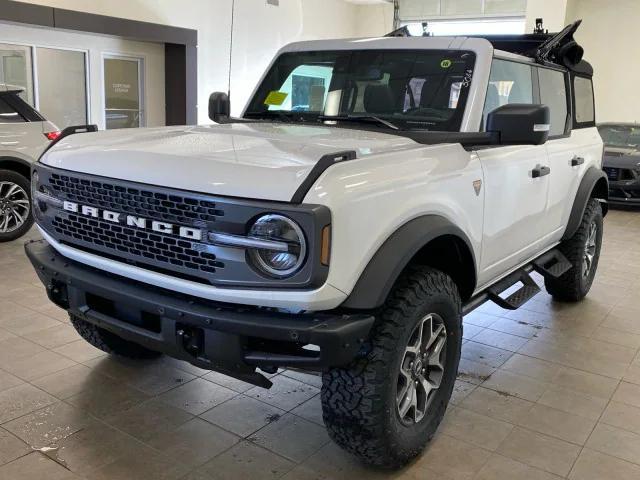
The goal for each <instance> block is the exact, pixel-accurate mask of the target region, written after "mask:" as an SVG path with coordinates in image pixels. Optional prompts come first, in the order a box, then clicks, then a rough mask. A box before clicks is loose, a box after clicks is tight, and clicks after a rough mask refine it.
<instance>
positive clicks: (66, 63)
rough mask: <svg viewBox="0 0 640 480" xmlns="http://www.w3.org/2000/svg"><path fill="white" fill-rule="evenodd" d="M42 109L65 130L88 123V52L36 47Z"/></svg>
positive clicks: (39, 107) (48, 118) (40, 105)
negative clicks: (71, 126)
mask: <svg viewBox="0 0 640 480" xmlns="http://www.w3.org/2000/svg"><path fill="white" fill-rule="evenodd" d="M36 65H37V69H36V71H37V77H38V110H39V111H40V113H42V114H43V115H44V117H45V118H46V119H47V120H51V121H52V122H53V123H55V124H56V125H57V126H58V128H60V129H61V130H62V129H63V128H65V127H68V126H70V125H86V124H87V58H86V53H85V52H83V51H77V50H62V49H59V48H44V47H37V48H36Z"/></svg>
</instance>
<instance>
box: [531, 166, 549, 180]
mask: <svg viewBox="0 0 640 480" xmlns="http://www.w3.org/2000/svg"><path fill="white" fill-rule="evenodd" d="M550 173H551V169H550V168H549V167H544V166H541V165H538V166H537V167H536V168H534V169H533V170H531V177H532V178H540V177H545V176H547V175H549V174H550Z"/></svg>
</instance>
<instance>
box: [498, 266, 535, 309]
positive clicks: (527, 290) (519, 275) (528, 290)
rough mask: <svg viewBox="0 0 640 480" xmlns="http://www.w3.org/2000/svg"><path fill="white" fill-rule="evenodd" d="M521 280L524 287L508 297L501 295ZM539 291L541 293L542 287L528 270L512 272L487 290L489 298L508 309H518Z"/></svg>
mask: <svg viewBox="0 0 640 480" xmlns="http://www.w3.org/2000/svg"><path fill="white" fill-rule="evenodd" d="M519 282H520V283H522V287H520V288H519V289H518V290H516V291H515V292H513V293H512V294H511V295H509V296H508V297H502V296H500V295H501V294H502V293H503V292H504V291H506V290H508V289H509V288H511V287H513V286H514V285H516V284H517V283H519ZM538 293H540V287H538V284H537V283H536V282H535V281H534V280H533V278H531V275H529V273H528V272H527V271H526V270H518V271H517V272H514V273H512V274H511V275H509V276H508V277H505V278H503V279H502V280H500V281H499V282H498V283H496V284H495V285H493V286H491V287H489V290H487V294H488V296H489V300H491V301H492V302H493V303H495V304H496V305H498V306H500V307H502V308H504V309H506V310H517V309H518V308H520V307H521V306H522V305H524V304H525V303H527V302H528V301H529V300H531V299H532V298H533V297H535V296H536V295H537V294H538Z"/></svg>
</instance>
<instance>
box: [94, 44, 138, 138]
mask: <svg viewBox="0 0 640 480" xmlns="http://www.w3.org/2000/svg"><path fill="white" fill-rule="evenodd" d="M107 60H128V61H135V62H137V65H138V107H139V108H138V110H137V111H138V114H139V124H138V126H137V127H128V128H146V126H147V89H146V77H145V74H146V64H147V56H146V55H143V54H135V53H113V52H102V53H101V55H100V83H101V88H100V90H101V93H100V95H101V101H102V112H101V118H102V122H103V125H104V129H105V130H109V129H108V128H107V96H106V83H105V71H106V68H105V64H106V61H107ZM117 110H123V109H117ZM132 111H133V110H132ZM111 130H120V129H111ZM125 130H126V129H125Z"/></svg>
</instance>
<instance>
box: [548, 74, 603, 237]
mask: <svg viewBox="0 0 640 480" xmlns="http://www.w3.org/2000/svg"><path fill="white" fill-rule="evenodd" d="M537 73H538V83H539V86H540V103H542V104H544V105H547V106H548V107H549V110H550V111H551V130H550V132H549V140H548V141H547V143H546V145H545V147H546V149H547V153H548V155H549V167H550V168H551V174H550V175H549V179H550V185H549V208H548V211H547V215H546V218H545V230H546V231H547V233H548V235H550V240H551V242H555V241H558V240H560V238H561V237H562V234H563V233H564V230H565V227H566V225H567V222H568V220H569V214H570V213H571V208H572V206H573V201H572V200H573V199H574V198H575V196H576V192H577V191H578V186H579V185H580V180H581V179H582V176H583V175H584V172H585V171H586V169H587V167H588V166H589V165H593V164H594V161H595V158H594V156H597V155H598V153H597V149H596V150H595V151H594V149H593V148H590V147H589V145H590V144H593V143H594V141H597V138H596V136H597V132H591V133H589V132H586V131H584V130H582V129H575V130H573V129H572V124H571V118H572V117H571V115H570V112H571V108H570V107H571V97H570V83H569V75H568V74H567V73H566V72H564V71H562V70H556V69H550V68H543V67H538V68H537ZM594 130H595V129H594ZM594 134H595V135H596V136H594ZM587 137H593V138H592V139H591V140H589V138H587Z"/></svg>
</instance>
